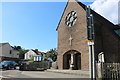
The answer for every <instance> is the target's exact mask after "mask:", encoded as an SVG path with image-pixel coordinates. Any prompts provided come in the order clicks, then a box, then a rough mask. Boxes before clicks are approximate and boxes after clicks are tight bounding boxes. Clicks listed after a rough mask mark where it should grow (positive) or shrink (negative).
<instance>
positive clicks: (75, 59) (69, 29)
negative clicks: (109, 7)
mask: <svg viewBox="0 0 120 80" xmlns="http://www.w3.org/2000/svg"><path fill="white" fill-rule="evenodd" d="M86 8H87V7H86V6H85V5H84V4H82V3H81V2H78V1H77V0H69V1H68V3H67V5H66V7H65V9H64V12H63V15H62V17H61V19H60V22H59V24H58V27H57V31H58V59H57V63H58V68H59V69H70V68H71V66H72V67H73V69H74V70H88V69H89V47H88V43H87V17H86ZM91 14H92V15H93V17H94V31H95V57H96V62H98V55H99V54H100V53H101V52H103V54H104V62H106V63H112V62H120V59H119V58H120V26H119V25H115V24H113V23H111V22H110V21H109V20H107V19H105V18H104V17H102V16H101V15H99V14H98V13H96V12H95V11H93V10H91ZM108 15H109V14H108ZM115 16H116V15H115Z"/></svg>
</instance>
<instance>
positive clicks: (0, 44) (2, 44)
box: [0, 43, 10, 47]
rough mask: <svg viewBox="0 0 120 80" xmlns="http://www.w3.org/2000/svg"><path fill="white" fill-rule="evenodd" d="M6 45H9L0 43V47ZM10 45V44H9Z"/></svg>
mask: <svg viewBox="0 0 120 80" xmlns="http://www.w3.org/2000/svg"><path fill="white" fill-rule="evenodd" d="M6 44H9V43H0V47H1V46H4V45H6ZM9 45H10V44H9Z"/></svg>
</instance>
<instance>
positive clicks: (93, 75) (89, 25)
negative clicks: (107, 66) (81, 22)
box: [86, 6, 96, 80]
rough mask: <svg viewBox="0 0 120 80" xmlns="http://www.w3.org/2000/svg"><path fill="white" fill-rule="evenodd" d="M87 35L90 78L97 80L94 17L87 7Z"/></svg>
mask: <svg viewBox="0 0 120 80" xmlns="http://www.w3.org/2000/svg"><path fill="white" fill-rule="evenodd" d="M86 12H87V33H88V46H89V70H90V78H91V79H92V80H95V79H96V72H95V70H96V68H95V66H96V64H95V53H94V22H93V15H92V14H91V13H90V6H87V10H86Z"/></svg>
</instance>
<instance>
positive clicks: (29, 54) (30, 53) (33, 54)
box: [24, 50, 36, 59]
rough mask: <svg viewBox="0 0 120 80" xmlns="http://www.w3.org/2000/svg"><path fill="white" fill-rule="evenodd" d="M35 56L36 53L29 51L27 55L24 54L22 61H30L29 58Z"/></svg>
mask: <svg viewBox="0 0 120 80" xmlns="http://www.w3.org/2000/svg"><path fill="white" fill-rule="evenodd" d="M35 55H36V53H35V52H34V51H32V50H29V51H28V52H27V53H25V57H24V59H31V58H33V56H35Z"/></svg>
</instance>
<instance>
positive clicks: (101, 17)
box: [56, 0, 120, 30]
mask: <svg viewBox="0 0 120 80" xmlns="http://www.w3.org/2000/svg"><path fill="white" fill-rule="evenodd" d="M75 1H76V2H77V3H78V4H79V5H80V6H81V7H82V8H83V9H84V10H86V8H87V6H86V5H84V4H83V3H81V2H79V1H77V0H75ZM68 3H69V1H68V2H67V5H68ZM67 5H66V7H67ZM66 7H65V9H64V12H65V10H66ZM64 12H63V14H62V17H63V15H64ZM91 13H92V14H93V16H94V20H95V21H96V20H97V21H99V22H100V23H102V24H104V23H105V24H104V25H106V26H107V27H110V28H112V29H113V30H115V29H120V27H119V26H118V25H114V24H113V23H112V22H110V21H109V20H107V19H106V18H104V17H103V16H101V15H99V14H98V13H96V12H95V11H93V10H92V9H91ZM62 17H61V19H62ZM61 19H60V22H61ZM60 22H59V24H60ZM59 24H58V26H57V28H56V30H58V27H59Z"/></svg>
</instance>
